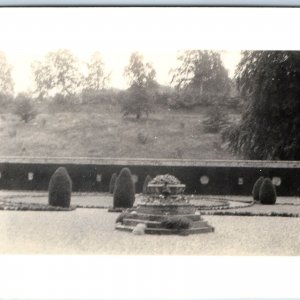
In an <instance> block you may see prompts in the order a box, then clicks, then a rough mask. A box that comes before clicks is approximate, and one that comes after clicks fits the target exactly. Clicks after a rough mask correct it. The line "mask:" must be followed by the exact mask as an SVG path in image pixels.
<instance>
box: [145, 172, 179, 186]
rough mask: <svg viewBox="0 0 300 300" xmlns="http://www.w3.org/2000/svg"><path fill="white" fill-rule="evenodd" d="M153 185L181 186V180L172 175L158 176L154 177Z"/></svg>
mask: <svg viewBox="0 0 300 300" xmlns="http://www.w3.org/2000/svg"><path fill="white" fill-rule="evenodd" d="M150 183H151V184H165V183H167V184H180V181H179V179H177V178H176V177H175V176H173V175H170V174H165V175H158V176H156V177H154V178H153V179H152V180H151V181H150Z"/></svg>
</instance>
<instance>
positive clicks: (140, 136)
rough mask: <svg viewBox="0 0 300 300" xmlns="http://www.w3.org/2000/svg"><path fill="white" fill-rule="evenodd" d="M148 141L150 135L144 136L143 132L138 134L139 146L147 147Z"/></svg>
mask: <svg viewBox="0 0 300 300" xmlns="http://www.w3.org/2000/svg"><path fill="white" fill-rule="evenodd" d="M147 141H148V135H147V134H144V133H142V132H139V133H138V134H137V142H138V143H139V144H142V145H145V144H146V143H147Z"/></svg>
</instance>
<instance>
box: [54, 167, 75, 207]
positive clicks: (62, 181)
mask: <svg viewBox="0 0 300 300" xmlns="http://www.w3.org/2000/svg"><path fill="white" fill-rule="evenodd" d="M48 191H49V196H48V203H49V205H51V206H60V207H69V206H70V202H71V193H72V180H71V178H70V176H69V174H68V172H67V170H66V169H65V168H64V167H59V168H58V169H57V170H56V171H55V172H54V174H53V175H52V177H51V179H50V182H49V187H48Z"/></svg>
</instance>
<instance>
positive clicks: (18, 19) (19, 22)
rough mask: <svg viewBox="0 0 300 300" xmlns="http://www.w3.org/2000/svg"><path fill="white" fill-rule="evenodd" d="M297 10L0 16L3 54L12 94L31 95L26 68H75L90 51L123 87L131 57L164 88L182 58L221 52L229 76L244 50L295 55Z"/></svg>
mask: <svg viewBox="0 0 300 300" xmlns="http://www.w3.org/2000/svg"><path fill="white" fill-rule="evenodd" d="M299 26H300V9H294V8H284V9H279V8H263V9H262V8H201V7H196V8H195V7H194V8H191V7H184V8H183V7H173V8H170V7H166V8H157V7H156V8H155V7H147V8H132V7H127V8H126V7H125V8H116V7H114V8H104V7H102V8H101V7H98V8H95V7H93V8H82V7H81V8H80V7H74V8H0V51H4V52H5V53H6V55H7V57H8V59H9V61H10V63H11V64H13V66H14V70H13V78H14V80H15V82H16V86H15V88H16V90H17V91H22V90H24V91H26V90H27V89H30V88H32V78H31V69H30V64H31V62H32V61H33V60H35V59H41V58H42V57H43V56H44V55H45V54H46V53H47V52H49V51H53V50H56V49H59V48H67V49H70V50H71V51H72V52H73V53H74V54H75V55H76V56H77V57H78V58H79V59H80V60H87V59H88V58H89V56H90V55H91V54H92V53H93V52H94V51H100V52H101V53H102V55H103V59H104V62H105V64H106V67H107V70H108V71H111V72H112V81H111V85H112V86H114V87H120V88H122V87H125V86H126V82H125V81H124V79H123V76H122V75H123V70H124V67H125V66H126V65H127V64H128V60H129V56H130V54H131V53H132V52H133V51H139V52H141V53H142V54H143V55H144V57H145V60H146V61H149V62H151V63H152V64H153V66H154V68H155V69H156V72H157V80H158V81H159V82H160V83H161V84H168V83H169V80H170V78H169V75H168V73H169V70H170V68H173V67H174V66H176V56H177V52H178V51H179V50H186V49H202V50H204V49H205V50H224V51H223V52H222V58H223V61H224V65H225V67H226V68H227V69H228V70H229V73H230V76H232V75H233V73H234V69H235V67H236V65H237V63H238V61H239V60H240V51H241V50H258V49H259V50H267V49H268V50H270V49H273V50H275V49H276V50H299V49H300V40H299V39H296V38H295V37H296V36H298V28H299Z"/></svg>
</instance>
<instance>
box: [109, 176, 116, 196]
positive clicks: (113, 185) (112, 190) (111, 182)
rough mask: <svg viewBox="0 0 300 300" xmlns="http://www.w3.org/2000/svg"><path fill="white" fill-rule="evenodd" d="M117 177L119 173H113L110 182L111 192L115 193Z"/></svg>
mask: <svg viewBox="0 0 300 300" xmlns="http://www.w3.org/2000/svg"><path fill="white" fill-rule="evenodd" d="M116 179H117V173H114V174H112V175H111V178H110V182H109V192H110V193H111V194H113V193H114V189H115V183H116Z"/></svg>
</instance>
